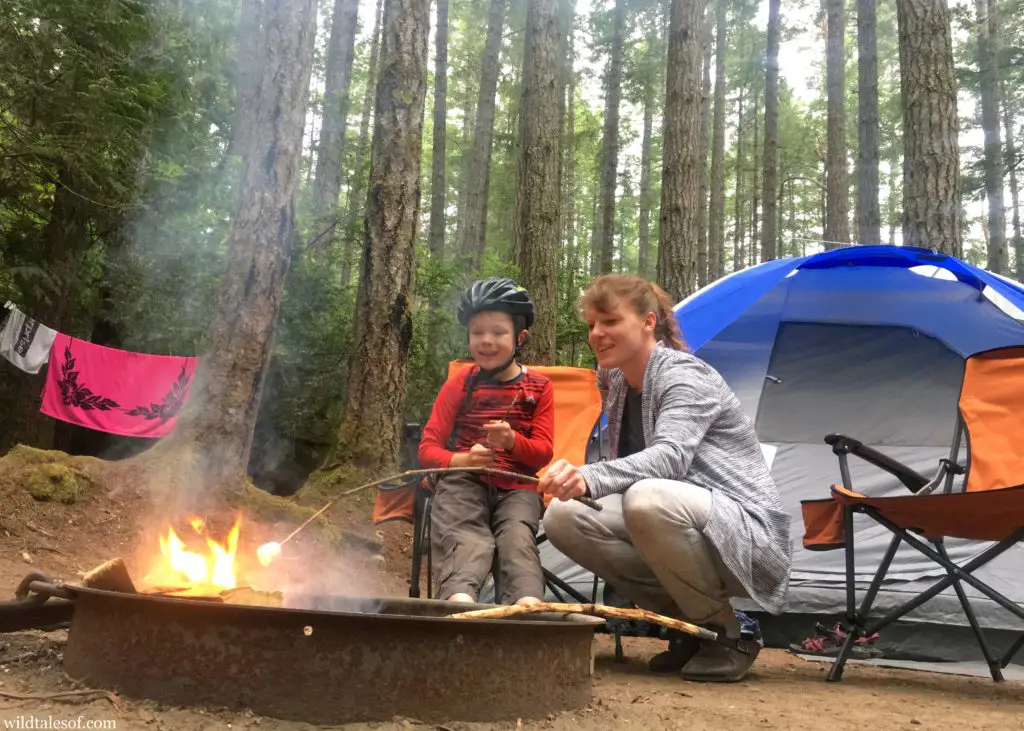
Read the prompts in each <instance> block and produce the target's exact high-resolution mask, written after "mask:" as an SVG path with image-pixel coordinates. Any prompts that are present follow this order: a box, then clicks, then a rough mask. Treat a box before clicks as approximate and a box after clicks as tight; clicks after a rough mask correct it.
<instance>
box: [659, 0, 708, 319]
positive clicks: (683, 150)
mask: <svg viewBox="0 0 1024 731" xmlns="http://www.w3.org/2000/svg"><path fill="white" fill-rule="evenodd" d="M671 13H672V15H671V20H670V21H669V27H668V64H667V67H666V69H667V70H666V83H665V125H664V129H665V132H664V135H665V137H664V143H663V148H664V150H663V153H662V166H661V232H660V236H659V241H658V282H659V283H660V284H661V286H662V288H663V289H664V290H665V291H666V292H667V293H668V295H669V297H671V298H672V300H673V302H679V301H680V300H682V299H684V298H685V297H687V296H688V295H690V294H691V293H692V292H693V290H694V286H695V285H696V283H697V271H696V269H697V207H698V203H699V198H700V195H699V190H700V169H701V160H700V144H699V141H698V140H699V137H700V106H701V105H700V87H701V81H700V73H701V35H702V33H701V26H702V24H703V23H702V20H703V18H702V16H703V14H704V2H703V0H672V9H671Z"/></svg>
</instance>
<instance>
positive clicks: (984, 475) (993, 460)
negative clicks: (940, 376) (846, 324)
mask: <svg viewBox="0 0 1024 731" xmlns="http://www.w3.org/2000/svg"><path fill="white" fill-rule="evenodd" d="M1022 420H1024V348H1019V347H1018V348H1004V349H998V350H990V351H986V352H982V353H978V354H975V355H973V356H971V357H970V358H968V359H967V361H966V364H965V369H964V378H963V385H962V387H961V391H960V400H959V418H958V421H957V426H956V430H955V432H954V437H953V444H952V448H951V449H950V453H949V457H948V458H943V459H941V460H939V468H938V471H937V473H936V474H935V476H934V477H933V478H932V479H928V478H927V477H925V476H924V475H921V474H919V473H918V472H916V471H914V470H912V469H910V468H909V467H907V466H905V465H903V464H901V463H900V462H898V461H896V460H894V459H892V458H891V457H889V456H887V455H885V454H882V453H881V452H879V451H877V450H875V449H872V448H871V447H869V446H867V445H865V444H862V443H861V442H859V441H857V440H856V439H853V438H851V437H848V436H845V435H842V434H830V435H828V436H826V437H825V442H826V443H827V444H829V445H830V446H831V447H832V451H833V453H835V454H836V455H837V457H838V459H839V472H840V475H841V478H842V482H843V484H842V485H833V486H832V490H831V493H832V497H831V498H828V499H825V500H806V501H803V502H802V504H801V510H802V513H803V518H804V526H805V532H804V541H803V542H804V547H805V548H807V549H809V550H833V549H839V548H842V549H844V550H845V551H846V615H845V620H846V624H847V626H845V627H844V629H845V630H846V632H847V635H846V639H845V641H844V643H843V646H842V649H841V650H840V653H839V656H838V657H836V659H835V661H834V662H833V664H832V667H831V669H830V670H829V673H828V676H827V679H828V680H829V681H832V682H835V681H839V680H841V679H842V675H843V667H844V665H845V663H846V660H847V659H848V657H849V655H850V652H851V651H852V649H853V647H854V643H855V641H856V640H857V639H858V638H860V637H865V636H871V635H872V634H874V633H875V632H878V631H879V630H881V629H883V628H884V627H886V626H888V625H890V624H892V623H893V622H895V621H896V620H898V619H900V618H901V617H903V616H905V615H906V614H907V613H908V612H911V611H913V610H914V609H916V608H917V607H919V606H921V605H922V604H924V603H925V602H927V601H928V600H929V599H931V598H932V597H935V596H937V595H938V594H939V593H941V592H943V591H945V590H946V589H947V588H948V587H950V586H952V587H953V590H954V591H955V592H956V596H957V598H958V599H959V600H960V604H961V606H962V607H963V611H964V615H965V616H966V617H967V621H968V623H969V624H970V627H971V630H972V631H973V633H974V635H975V637H976V638H977V640H978V644H979V645H980V647H981V652H982V655H983V656H984V658H985V662H986V663H987V664H988V667H989V671H990V672H991V674H992V679H993V680H994V681H997V682H998V681H1001V680H1002V679H1003V674H1002V669H1003V668H1005V667H1006V666H1007V665H1008V664H1009V663H1010V661H1011V660H1012V659H1013V656H1014V655H1015V654H1016V653H1017V651H1018V650H1020V648H1021V646H1022V645H1024V634H1022V635H1021V636H1020V637H1018V638H1017V639H1016V640H1015V641H1014V642H1013V643H1012V644H1011V645H1010V646H1009V647H1008V648H1007V649H1006V651H1005V652H1004V654H1003V656H1002V657H999V658H997V657H996V656H995V655H994V653H993V651H992V648H991V647H990V646H989V644H988V642H987V641H986V639H985V636H984V634H983V633H982V630H981V627H980V626H979V624H978V620H977V617H976V616H975V613H974V611H973V609H972V608H971V604H970V602H969V601H968V597H967V594H966V593H965V591H964V587H963V584H969V585H970V586H971V587H973V588H974V589H976V590H977V591H978V592H981V593H982V594H984V595H985V596H987V597H989V598H990V599H992V601H994V602H996V603H997V604H999V605H1000V606H1001V607H1003V608H1004V609H1006V610H1007V611H1009V612H1011V613H1012V614H1013V615H1015V616H1016V617H1019V618H1021V619H1024V608H1022V607H1021V606H1018V605H1017V604H1015V603H1014V602H1013V601H1012V600H1010V599H1008V598H1007V597H1006V596H1004V595H1003V594H1001V593H1000V592H998V591H996V590H995V589H993V588H991V587H990V586H988V585H987V584H986V583H985V582H983V581H982V580H980V579H978V578H977V577H975V576H973V575H972V572H974V571H977V570H978V569H980V568H981V567H983V566H984V565H985V564H987V563H988V562H990V561H991V560H993V559H994V558H996V557H997V556H999V555H1000V554H1002V553H1003V552H1005V551H1006V550H1008V549H1009V548H1011V547H1013V546H1014V545H1015V544H1016V543H1017V542H1018V541H1019V540H1020V539H1021V538H1024V426H1022ZM965 436H966V439H967V450H966V451H967V459H966V460H965V462H966V464H965V465H961V464H959V463H958V461H957V458H958V456H959V454H960V447H961V441H962V439H963V438H964V437H965ZM850 454H853V455H855V456H857V457H860V458H861V459H863V460H865V461H866V462H868V463H870V464H871V465H874V466H876V467H879V468H881V469H883V470H885V471H886V472H888V473H890V474H892V475H893V476H894V477H895V478H896V479H897V480H899V482H900V483H902V484H903V485H904V486H905V487H906V488H907V489H908V490H910V492H911V493H914V494H912V495H908V496H896V497H869V496H867V495H863V494H861V493H859V492H856V491H855V490H854V488H853V485H852V480H851V477H850V468H849V464H848V461H847V460H848V455H850ZM954 475H964V480H963V487H962V489H956V490H954V489H953V478H954ZM855 513H859V514H861V515H866V516H868V517H869V518H871V519H872V520H873V521H874V522H876V523H877V524H879V525H881V526H883V527H884V528H886V529H888V530H889V531H890V532H891V533H892V534H893V537H892V540H891V542H890V543H889V548H888V550H887V551H886V552H885V555H884V556H883V558H882V561H881V563H880V564H879V566H878V570H877V572H876V573H875V576H874V579H873V580H872V581H871V584H870V585H869V587H868V589H867V591H866V592H865V594H864V597H863V602H862V604H861V606H860V608H859V609H858V608H857V605H856V575H855V562H854V545H853V543H854V541H853V536H854V528H853V518H854V514H855ZM945 538H961V539H967V540H976V541H985V542H992V543H993V545H991V546H989V547H987V548H986V549H985V550H983V551H981V552H980V553H978V554H977V555H975V556H973V557H972V558H971V559H970V560H967V561H965V562H964V563H963V565H957V564H955V563H954V562H952V561H951V560H950V558H949V554H948V553H947V551H946V548H945V545H944V539H945ZM902 542H906V543H907V544H908V545H910V546H912V547H913V548H915V549H917V551H919V552H920V553H922V554H923V555H924V556H926V557H927V558H929V559H931V560H932V561H934V562H935V563H937V564H938V565H939V566H941V567H942V568H943V569H944V570H945V571H946V577H945V578H943V579H942V580H940V581H938V582H937V583H935V584H934V585H932V586H931V587H930V588H928V589H927V590H925V591H923V592H922V593H921V594H919V595H918V596H916V597H915V598H913V599H910V600H908V601H906V602H904V603H903V604H901V605H900V606H898V607H895V608H893V609H892V610H891V611H889V612H888V613H887V614H886V615H885V616H883V617H882V618H881V619H878V620H876V621H873V622H870V621H869V619H868V617H869V613H870V612H871V606H872V604H873V602H874V600H875V597H876V595H877V594H878V591H879V588H880V587H881V585H882V581H883V580H884V579H885V575H886V572H887V571H888V570H889V566H890V564H891V563H892V560H893V557H894V556H895V555H896V551H897V549H898V548H899V546H900V544H901V543H902Z"/></svg>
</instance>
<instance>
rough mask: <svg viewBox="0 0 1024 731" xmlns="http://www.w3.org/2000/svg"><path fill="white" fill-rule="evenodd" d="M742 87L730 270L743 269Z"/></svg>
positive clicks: (738, 102) (738, 116) (737, 129)
mask: <svg viewBox="0 0 1024 731" xmlns="http://www.w3.org/2000/svg"><path fill="white" fill-rule="evenodd" d="M743 92H744V89H743V87H740V95H739V98H738V99H737V100H736V195H735V196H734V197H733V218H734V220H735V227H734V228H733V238H732V270H733V271H734V272H738V271H739V270H740V269H743V262H744V260H745V257H744V254H745V252H744V250H743V236H744V231H743V229H744V225H743V224H744V219H743V208H744V206H743Z"/></svg>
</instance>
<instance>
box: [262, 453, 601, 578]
mask: <svg viewBox="0 0 1024 731" xmlns="http://www.w3.org/2000/svg"><path fill="white" fill-rule="evenodd" d="M332 466H333V465H332ZM451 472H474V473H477V474H484V475H498V476H502V477H514V478H516V479H517V480H520V481H522V482H529V483H532V484H534V485H536V484H537V483H539V482H540V480H539V479H538V478H536V477H532V476H530V475H521V474H519V473H518V472H509V471H507V470H497V469H494V468H492V467H436V468H433V469H424V470H406V471H405V472H402V473H399V474H397V475H391V476H390V477H384V478H381V479H379V480H374V481H373V482H367V483H366V484H365V485H360V486H359V487H353V488H350V489H348V490H345V491H344V492H342V493H341V494H339V495H338V497H336V498H334V499H333V500H331V501H330V502H328V503H327V504H326V505H324V506H323V507H322V508H320V509H319V510H317V511H316V512H315V513H313V514H312V515H311V516H309V517H308V518H306V520H305V521H303V523H302V525H300V526H299V527H298V528H296V529H295V530H293V531H292V532H291V533H289V534H288V536H287V537H286V538H285V539H284V540H283V541H281V542H280V543H278V542H273V541H272V542H270V543H264V544H263V545H262V546H260V547H259V548H257V549H256V557H257V558H258V559H259V561H260V563H261V564H263V565H264V566H269V565H270V563H271V562H272V561H274V560H275V559H276V558H278V557H279V556H280V555H281V546H283V545H284V544H285V543H287V542H288V541H290V540H291V539H292V538H294V537H295V536H296V535H297V534H298V533H299V531H301V530H302V529H303V528H305V527H306V526H307V525H309V524H310V523H312V522H313V521H314V520H316V518H317V517H319V516H320V515H321V514H323V512H324V511H325V510H327V508H329V507H331V506H332V505H334V503H336V502H337V501H339V500H341V499H342V498H345V497H348V496H349V495H355V494H356V493H357V492H362V491H363V490H368V489H369V488H371V487H377V486H379V485H383V484H384V483H386V482H392V481H394V480H404V479H406V478H408V477H417V476H421V475H435V474H446V473H451ZM573 500H577V501H579V502H581V503H583V504H584V505H586V506H587V507H588V508H593V509H594V510H602V507H601V504H600V503H598V502H597V501H596V500H593V499H591V498H588V497H583V496H580V497H575V498H573Z"/></svg>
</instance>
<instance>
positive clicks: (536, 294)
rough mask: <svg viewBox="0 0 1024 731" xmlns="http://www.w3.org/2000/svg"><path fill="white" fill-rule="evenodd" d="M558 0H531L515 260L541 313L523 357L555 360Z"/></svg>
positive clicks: (546, 361) (545, 361)
mask: <svg viewBox="0 0 1024 731" xmlns="http://www.w3.org/2000/svg"><path fill="white" fill-rule="evenodd" d="M558 48H559V43H558V3H557V0H528V3H527V11H526V43H525V49H524V52H523V81H522V97H521V101H520V106H519V114H520V121H519V161H518V166H517V171H516V173H517V174H516V207H515V217H514V218H515V220H514V226H513V256H512V260H513V261H514V262H515V263H516V264H518V265H519V268H520V271H521V272H522V279H523V280H522V282H521V284H522V285H523V286H524V287H526V288H527V289H528V290H529V292H530V296H531V298H532V299H533V301H534V305H535V307H536V310H537V319H536V321H535V322H534V325H533V328H532V330H531V335H532V338H531V341H530V344H529V345H528V346H527V352H526V354H525V355H524V359H525V360H527V361H528V362H530V363H535V364H537V365H553V364H554V362H555V356H556V349H555V345H556V343H555V329H556V324H557V320H558V300H557V297H556V286H555V285H556V281H557V267H558V221H559V217H558V208H559V196H558V157H559V154H560V153H561V149H560V148H561V144H560V143H561V130H560V129H559V127H558V71H559V66H560V64H559V59H558Z"/></svg>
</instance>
